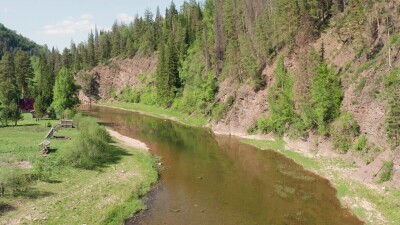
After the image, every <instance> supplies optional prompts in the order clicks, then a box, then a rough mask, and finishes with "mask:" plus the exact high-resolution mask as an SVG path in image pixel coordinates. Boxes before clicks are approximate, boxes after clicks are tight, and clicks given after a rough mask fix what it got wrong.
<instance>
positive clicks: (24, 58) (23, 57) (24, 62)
mask: <svg viewBox="0 0 400 225" xmlns="http://www.w3.org/2000/svg"><path fill="white" fill-rule="evenodd" d="M15 77H16V80H17V87H18V91H19V93H20V95H21V99H23V98H28V97H31V96H32V93H31V90H29V82H31V79H32V78H33V68H32V64H31V60H30V57H29V55H28V54H27V53H26V52H22V51H18V52H17V54H16V55H15Z"/></svg>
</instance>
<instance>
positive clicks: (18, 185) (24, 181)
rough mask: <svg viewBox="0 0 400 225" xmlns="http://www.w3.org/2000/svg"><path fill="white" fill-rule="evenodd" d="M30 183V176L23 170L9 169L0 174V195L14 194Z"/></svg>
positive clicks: (26, 187)
mask: <svg viewBox="0 0 400 225" xmlns="http://www.w3.org/2000/svg"><path fill="white" fill-rule="evenodd" d="M30 183H31V177H30V175H29V174H27V173H25V171H24V170H16V169H10V170H9V171H7V172H4V171H3V172H2V173H1V174H0V197H5V196H6V195H11V196H15V195H17V194H21V193H23V192H25V191H26V190H27V189H28V188H29V185H30Z"/></svg>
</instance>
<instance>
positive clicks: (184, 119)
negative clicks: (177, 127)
mask: <svg viewBox="0 0 400 225" xmlns="http://www.w3.org/2000/svg"><path fill="white" fill-rule="evenodd" d="M99 105H101V106H111V107H118V108H122V109H126V110H131V111H135V112H141V113H144V114H147V115H151V116H154V117H158V118H163V119H171V120H174V121H176V122H179V123H182V124H185V125H188V126H194V127H202V126H204V125H205V124H206V123H207V119H205V118H204V117H198V116H187V115H184V114H182V113H180V112H177V111H174V110H171V109H165V108H162V107H158V106H152V105H144V104H140V103H125V102H101V103H99Z"/></svg>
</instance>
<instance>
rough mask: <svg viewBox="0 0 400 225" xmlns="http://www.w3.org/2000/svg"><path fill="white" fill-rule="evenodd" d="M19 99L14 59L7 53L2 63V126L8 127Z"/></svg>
mask: <svg viewBox="0 0 400 225" xmlns="http://www.w3.org/2000/svg"><path fill="white" fill-rule="evenodd" d="M18 99H19V96H18V89H17V83H16V79H15V67H14V59H13V56H12V55H11V53H9V52H5V53H4V55H3V58H2V59H1V61H0V103H1V107H2V108H1V119H2V124H4V125H6V126H7V125H8V121H9V120H10V119H11V116H12V114H13V113H14V112H13V111H14V110H19V109H18V107H12V106H14V105H15V104H17V102H18Z"/></svg>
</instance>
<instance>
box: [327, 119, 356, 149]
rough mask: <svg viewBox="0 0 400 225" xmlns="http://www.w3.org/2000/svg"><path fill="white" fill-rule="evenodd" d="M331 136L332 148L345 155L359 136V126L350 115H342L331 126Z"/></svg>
mask: <svg viewBox="0 0 400 225" xmlns="http://www.w3.org/2000/svg"><path fill="white" fill-rule="evenodd" d="M331 134H332V140H333V146H334V148H335V149H337V150H339V151H340V152H342V153H346V152H347V151H348V150H349V149H350V147H351V145H352V143H353V140H354V139H355V138H356V137H357V136H358V135H359V134H360V126H359V125H358V123H357V121H356V120H354V118H353V116H352V115H351V114H350V113H344V114H343V115H342V116H340V117H339V118H338V119H336V120H335V122H334V123H333V124H332V126H331Z"/></svg>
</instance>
